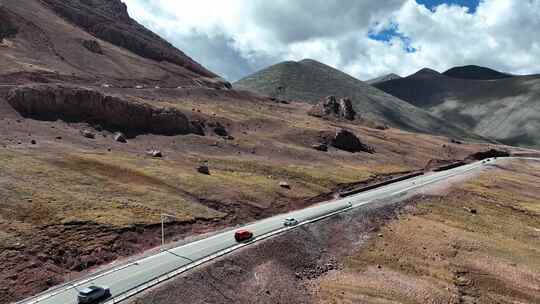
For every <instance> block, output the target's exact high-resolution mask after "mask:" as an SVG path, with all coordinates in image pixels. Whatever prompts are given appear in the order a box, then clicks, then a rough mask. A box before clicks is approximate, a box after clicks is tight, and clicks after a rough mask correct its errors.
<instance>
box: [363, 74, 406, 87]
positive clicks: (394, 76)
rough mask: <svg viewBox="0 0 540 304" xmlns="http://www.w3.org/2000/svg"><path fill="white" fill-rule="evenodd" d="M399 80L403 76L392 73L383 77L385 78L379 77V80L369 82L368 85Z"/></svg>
mask: <svg viewBox="0 0 540 304" xmlns="http://www.w3.org/2000/svg"><path fill="white" fill-rule="evenodd" d="M399 78H401V76H399V75H397V74H394V73H390V74H387V75H383V76H379V77H377V78H373V79H370V80H367V81H366V83H367V84H370V85H374V84H376V83H379V82H383V81H388V80H392V79H399Z"/></svg>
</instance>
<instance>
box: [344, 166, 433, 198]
mask: <svg viewBox="0 0 540 304" xmlns="http://www.w3.org/2000/svg"><path fill="white" fill-rule="evenodd" d="M423 174H424V172H416V173H411V174H407V175H404V176H400V177H397V178H393V179H389V180H386V181H383V182H380V183H376V184H373V185H369V186H366V187H362V188H358V189H353V190H350V191H344V192H341V193H339V197H348V196H351V195H355V194H358V193H362V192H366V191H369V190H373V189H375V188H379V187H383V186H387V185H390V184H393V183H397V182H401V181H404V180H406V179H409V178H414V177H417V176H420V175H423Z"/></svg>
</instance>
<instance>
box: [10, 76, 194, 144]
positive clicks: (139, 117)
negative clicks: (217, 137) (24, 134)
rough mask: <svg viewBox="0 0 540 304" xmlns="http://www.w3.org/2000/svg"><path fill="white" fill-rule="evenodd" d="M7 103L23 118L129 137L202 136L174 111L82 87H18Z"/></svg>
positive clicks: (188, 121)
mask: <svg viewBox="0 0 540 304" xmlns="http://www.w3.org/2000/svg"><path fill="white" fill-rule="evenodd" d="M7 101H8V102H9V104H10V105H11V106H12V107H13V108H14V109H15V110H17V111H18V112H19V113H21V114H22V115H23V116H27V117H32V118H34V119H41V120H51V121H55V120H57V119H63V120H65V121H71V122H87V123H92V124H96V123H99V124H101V125H102V126H103V127H104V128H107V129H112V130H121V131H123V132H125V133H126V134H132V135H135V134H142V133H152V134H163V135H177V134H190V133H191V134H197V135H204V128H203V126H202V123H201V122H198V121H190V119H189V118H188V116H187V115H186V114H184V113H183V112H181V111H180V110H178V109H176V108H172V107H159V106H156V105H153V104H148V103H143V102H140V101H135V100H131V99H126V98H121V97H117V96H110V95H104V94H103V93H101V92H99V91H96V90H94V89H89V88H84V87H78V86H71V85H62V84H32V85H24V86H18V87H16V88H14V89H12V90H11V91H10V92H9V93H8V96H7Z"/></svg>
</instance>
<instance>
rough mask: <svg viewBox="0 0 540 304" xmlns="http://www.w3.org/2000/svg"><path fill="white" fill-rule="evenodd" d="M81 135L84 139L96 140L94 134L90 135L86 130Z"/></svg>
mask: <svg viewBox="0 0 540 304" xmlns="http://www.w3.org/2000/svg"><path fill="white" fill-rule="evenodd" d="M81 134H82V136H84V137H86V138H90V139H94V138H96V134H94V133H92V132H90V131H88V130H82V131H81Z"/></svg>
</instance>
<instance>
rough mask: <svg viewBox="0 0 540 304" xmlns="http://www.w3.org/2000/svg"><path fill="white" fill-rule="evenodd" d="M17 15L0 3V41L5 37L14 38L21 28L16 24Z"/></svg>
mask: <svg viewBox="0 0 540 304" xmlns="http://www.w3.org/2000/svg"><path fill="white" fill-rule="evenodd" d="M14 20H16V16H13V14H12V13H10V12H9V11H8V10H7V9H6V8H4V7H3V6H2V4H0V43H2V42H3V41H4V38H13V37H15V36H16V35H17V33H18V31H19V29H18V28H17V27H16V26H15V22H14Z"/></svg>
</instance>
